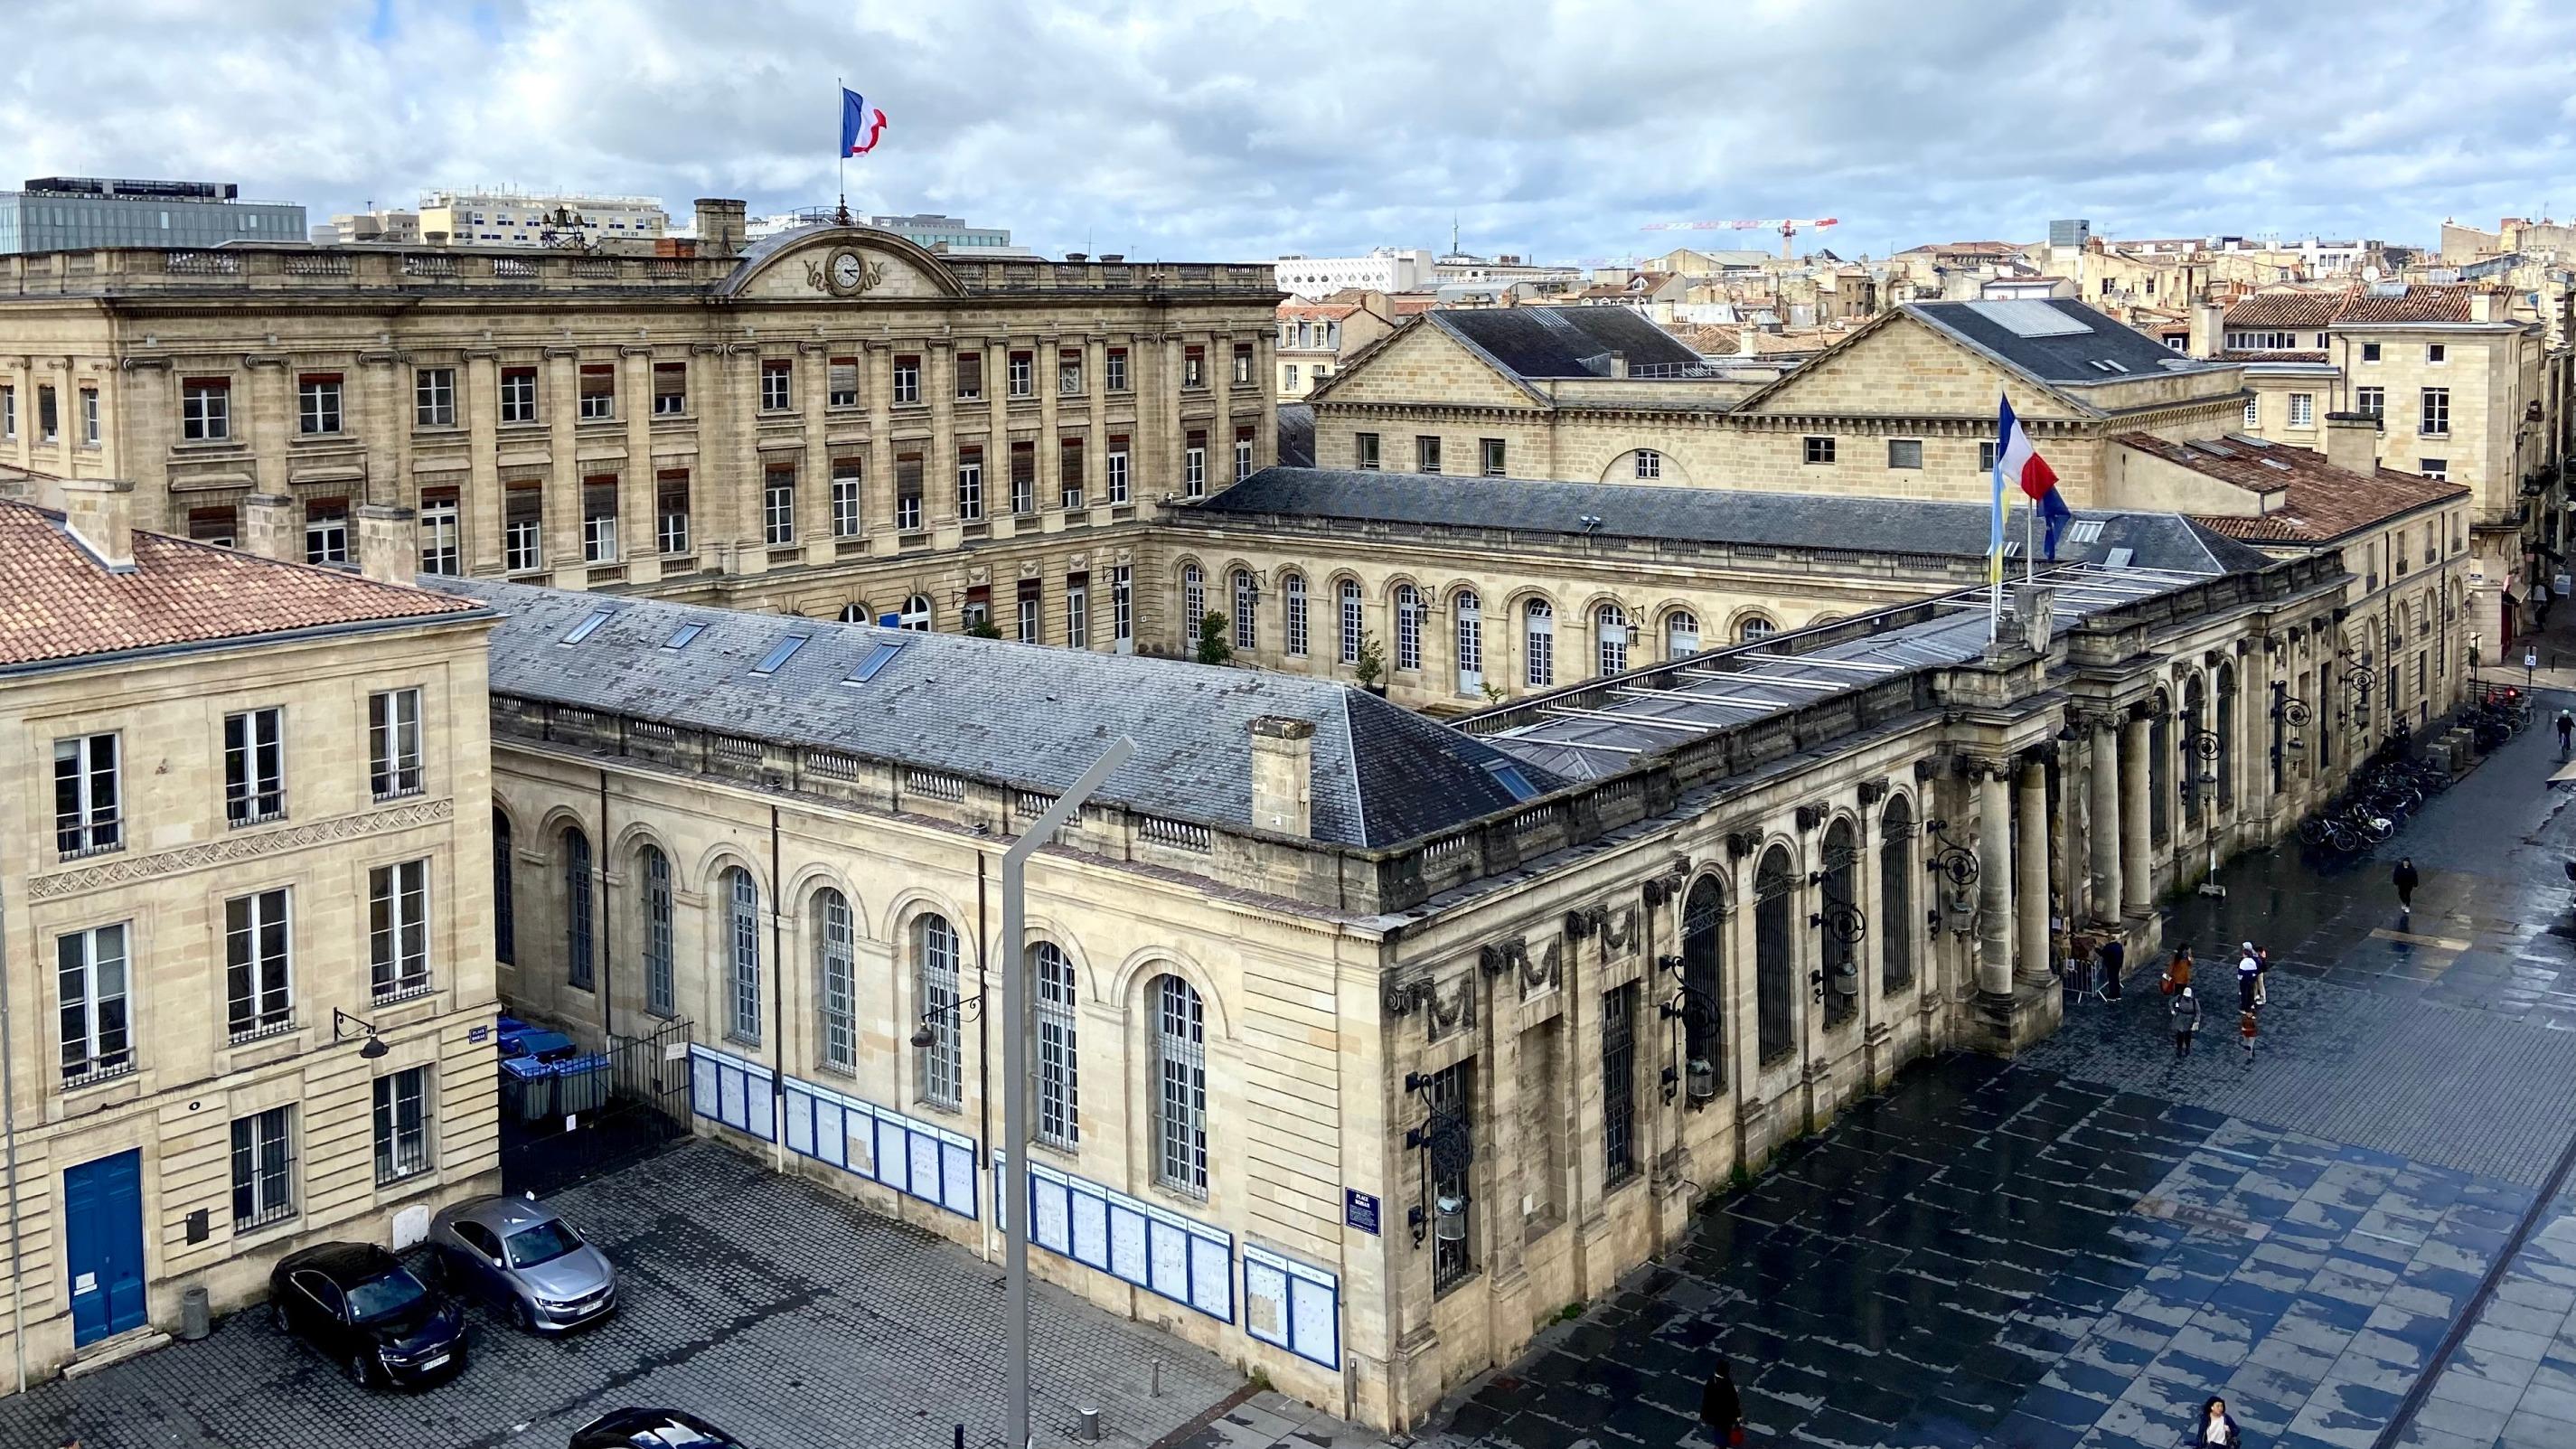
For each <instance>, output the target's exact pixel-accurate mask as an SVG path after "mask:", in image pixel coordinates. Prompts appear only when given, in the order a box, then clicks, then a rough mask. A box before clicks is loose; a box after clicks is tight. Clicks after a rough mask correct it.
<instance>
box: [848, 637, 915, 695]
mask: <svg viewBox="0 0 2576 1449" xmlns="http://www.w3.org/2000/svg"><path fill="white" fill-rule="evenodd" d="M905 642H906V641H905V640H903V639H901V638H894V639H880V640H878V641H877V642H876V645H875V647H873V648H871V649H869V650H868V653H867V657H866V658H864V659H861V660H860V661H859V667H858V668H856V669H853V670H851V671H850V677H849V678H847V679H844V680H842V681H841V682H842V683H843V684H865V683H867V682H868V681H869V680H871V679H874V678H876V677H877V672H878V671H879V670H882V669H884V668H885V667H886V666H887V665H889V664H892V663H893V662H894V657H895V656H896V655H898V654H901V653H902V652H903V646H904V644H905Z"/></svg>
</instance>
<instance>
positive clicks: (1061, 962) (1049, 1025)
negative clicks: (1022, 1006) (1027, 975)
mask: <svg viewBox="0 0 2576 1449" xmlns="http://www.w3.org/2000/svg"><path fill="white" fill-rule="evenodd" d="M1029 960H1030V962H1031V963H1032V964H1033V965H1034V967H1035V970H1034V972H1033V973H1032V974H1034V975H1035V976H1036V977H1037V979H1038V1140H1039V1141H1040V1142H1051V1143H1054V1144H1055V1145H1056V1146H1058V1147H1071V1146H1073V1145H1074V1144H1075V1143H1076V1142H1079V1141H1081V1140H1082V1093H1081V1086H1082V1084H1081V1076H1080V1072H1079V1063H1078V1061H1077V1060H1076V1057H1075V1054H1074V1047H1075V1042H1074V1019H1073V1005H1074V991H1073V962H1072V961H1071V960H1070V959H1068V958H1067V957H1066V956H1065V954H1064V948H1063V947H1061V946H1058V945H1056V944H1055V943H1054V942H1053V941H1040V942H1038V943H1036V944H1035V945H1033V946H1031V947H1029Z"/></svg>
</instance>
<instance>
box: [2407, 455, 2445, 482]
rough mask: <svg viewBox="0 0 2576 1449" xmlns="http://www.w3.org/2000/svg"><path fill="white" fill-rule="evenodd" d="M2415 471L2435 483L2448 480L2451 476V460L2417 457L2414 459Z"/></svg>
mask: <svg viewBox="0 0 2576 1449" xmlns="http://www.w3.org/2000/svg"><path fill="white" fill-rule="evenodd" d="M2415 471H2416V472H2418V473H2421V474H2423V475H2424V476H2425V477H2427V478H2430V479H2432V480H2434V481H2435V482H2437V483H2442V482H2448V481H2450V477H2451V460H2450V459H2448V458H2418V459H2416V460H2415Z"/></svg>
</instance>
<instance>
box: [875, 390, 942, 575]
mask: <svg viewBox="0 0 2576 1449" xmlns="http://www.w3.org/2000/svg"><path fill="white" fill-rule="evenodd" d="M863 355H864V357H865V358H866V362H865V364H864V365H865V366H866V368H867V370H868V376H867V384H866V386H867V404H868V464H867V482H866V484H865V485H864V486H863V487H862V488H861V489H860V494H861V496H862V499H863V501H862V502H861V504H860V508H861V510H862V511H863V512H864V513H865V514H866V515H867V523H868V528H869V529H870V530H871V531H872V532H878V533H884V534H887V535H892V534H893V533H894V531H895V526H894V344H893V343H891V342H870V343H868V344H867V350H866V352H865V353H864V354H863ZM950 486H951V487H954V486H955V480H953V479H952V480H950ZM929 492H930V483H929V480H928V479H924V480H923V482H922V493H923V495H924V496H923V498H922V505H921V507H922V513H923V514H924V521H925V522H927V521H928V518H927V515H928V514H929V512H930V500H929V497H928V494H929ZM870 547H871V548H874V547H875V545H873V544H871V545H870ZM885 548H886V551H887V552H892V551H893V549H894V542H893V540H892V538H891V537H889V538H888V539H887V542H886V544H885Z"/></svg>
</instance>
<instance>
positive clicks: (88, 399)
mask: <svg viewBox="0 0 2576 1449" xmlns="http://www.w3.org/2000/svg"><path fill="white" fill-rule="evenodd" d="M80 409H81V446H82V447H84V448H95V447H97V446H98V441H99V422H98V389H97V388H94V387H85V388H82V389H81V390H80Z"/></svg>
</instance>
